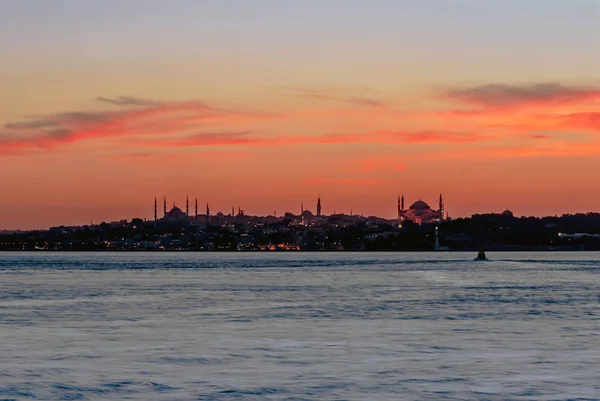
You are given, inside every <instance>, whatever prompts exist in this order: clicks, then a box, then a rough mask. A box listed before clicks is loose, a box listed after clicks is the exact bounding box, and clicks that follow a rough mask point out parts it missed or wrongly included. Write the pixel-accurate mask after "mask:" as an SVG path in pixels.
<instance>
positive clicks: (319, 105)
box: [0, 0, 600, 229]
mask: <svg viewBox="0 0 600 401" xmlns="http://www.w3.org/2000/svg"><path fill="white" fill-rule="evenodd" d="M425 3H427V4H425ZM340 4H341V3H340V2H336V1H333V0H325V1H306V2H302V3H289V4H288V3H285V4H282V3H281V2H277V1H271V0H257V1H255V2H252V3H250V2H248V3H239V2H232V1H216V0H215V1H210V0H207V1H202V2H197V1H191V0H177V1H173V2H168V3H166V2H162V1H157V0H132V1H128V2H121V1H117V0H107V1H104V2H101V3H90V2H81V1H75V0H56V1H54V2H52V4H40V3H39V2H36V1H34V0H22V1H18V2H5V3H1V4H0V51H1V52H2V54H3V55H4V56H5V57H3V64H2V66H0V87H2V88H3V96H2V97H1V98H0V183H2V185H3V189H4V190H3V191H2V192H3V196H1V197H0V229H34V228H44V227H50V226H55V225H60V224H65V225H78V224H86V223H89V222H90V221H94V222H100V221H111V220H118V219H122V218H132V217H143V218H148V219H151V218H152V216H153V210H152V209H151V207H148V199H154V197H155V196H157V197H158V199H159V200H160V199H161V197H162V196H163V194H167V196H169V194H171V195H172V196H170V198H171V199H179V200H180V199H183V201H184V202H185V197H186V195H189V196H190V198H191V197H192V194H194V195H193V197H194V198H195V197H196V194H197V196H198V199H199V200H201V204H202V205H205V204H206V203H209V204H210V205H211V210H214V211H215V212H218V211H222V212H223V213H228V211H229V210H230V209H231V206H234V207H235V208H236V209H237V208H238V206H241V207H242V208H243V209H245V210H247V212H248V213H249V214H253V215H268V214H270V213H272V212H273V211H274V210H277V211H281V213H280V214H283V212H285V211H289V212H292V213H294V212H295V211H298V209H299V206H300V205H299V204H300V203H301V202H304V204H305V205H307V207H308V205H310V207H308V208H309V209H311V210H312V211H313V212H314V211H315V210H316V203H315V202H313V199H315V200H316V198H317V197H318V196H320V197H321V198H322V200H323V213H324V214H331V213H332V212H333V211H334V210H336V211H337V212H338V213H339V212H344V213H349V212H350V211H351V210H352V211H354V212H355V213H359V214H363V215H374V216H381V217H385V218H394V216H395V213H396V209H395V207H396V205H395V199H396V197H397V196H398V195H400V194H402V193H403V194H404V195H405V196H406V197H407V199H410V200H411V201H410V202H412V201H414V200H417V199H418V198H421V199H423V200H425V201H428V202H429V203H430V204H431V205H435V204H436V199H437V196H438V195H439V193H440V192H441V193H443V194H444V198H445V200H446V201H447V203H448V208H447V211H448V212H449V214H450V216H452V217H467V216H470V215H471V214H473V213H486V212H495V213H500V212H502V211H503V210H505V209H510V210H512V211H514V213H515V215H519V216H552V215H561V214H564V213H577V212H584V213H585V212H595V211H599V210H600V208H599V207H598V205H599V201H598V199H600V186H599V185H598V182H597V181H598V180H597V173H596V171H598V169H599V168H600V157H599V156H600V136H599V134H600V73H598V71H600V53H598V52H594V51H590V49H594V48H595V45H596V44H597V43H596V42H597V39H596V38H597V37H600V25H598V24H597V20H598V17H599V16H600V4H598V3H597V2H595V1H593V0H578V1H573V0H532V1H529V2H527V3H523V2H521V1H516V0H507V1H504V2H492V1H480V0H454V1H451V2H448V1H445V0H444V1H442V0H439V1H431V2H412V1H391V0H379V1H375V2H364V1H354V0H349V1H347V2H344V3H343V6H341V5H340ZM140 10H143V12H140ZM410 202H409V203H410ZM179 203H181V201H179ZM181 204H182V205H185V203H181ZM159 206H160V205H159ZM169 206H170V205H169Z"/></svg>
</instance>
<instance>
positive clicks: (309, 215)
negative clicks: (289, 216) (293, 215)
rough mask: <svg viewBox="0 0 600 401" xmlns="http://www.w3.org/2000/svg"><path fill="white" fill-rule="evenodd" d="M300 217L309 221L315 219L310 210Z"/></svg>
mask: <svg viewBox="0 0 600 401" xmlns="http://www.w3.org/2000/svg"><path fill="white" fill-rule="evenodd" d="M300 216H302V217H304V218H305V219H307V218H313V216H314V214H313V213H312V212H311V211H310V210H305V211H303V212H302V214H301V215H300Z"/></svg>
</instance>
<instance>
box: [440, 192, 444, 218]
mask: <svg viewBox="0 0 600 401" xmlns="http://www.w3.org/2000/svg"><path fill="white" fill-rule="evenodd" d="M440 221H444V201H443V199H442V194H440Z"/></svg>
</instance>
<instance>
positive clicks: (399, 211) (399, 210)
mask: <svg viewBox="0 0 600 401" xmlns="http://www.w3.org/2000/svg"><path fill="white" fill-rule="evenodd" d="M401 212H402V209H400V197H398V223H400V217H401V216H400V215H401Z"/></svg>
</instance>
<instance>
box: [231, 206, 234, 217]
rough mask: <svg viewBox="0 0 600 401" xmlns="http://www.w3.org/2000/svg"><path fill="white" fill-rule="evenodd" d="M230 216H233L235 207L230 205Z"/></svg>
mask: <svg viewBox="0 0 600 401" xmlns="http://www.w3.org/2000/svg"><path fill="white" fill-rule="evenodd" d="M231 216H232V217H233V216H235V207H233V206H231Z"/></svg>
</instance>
